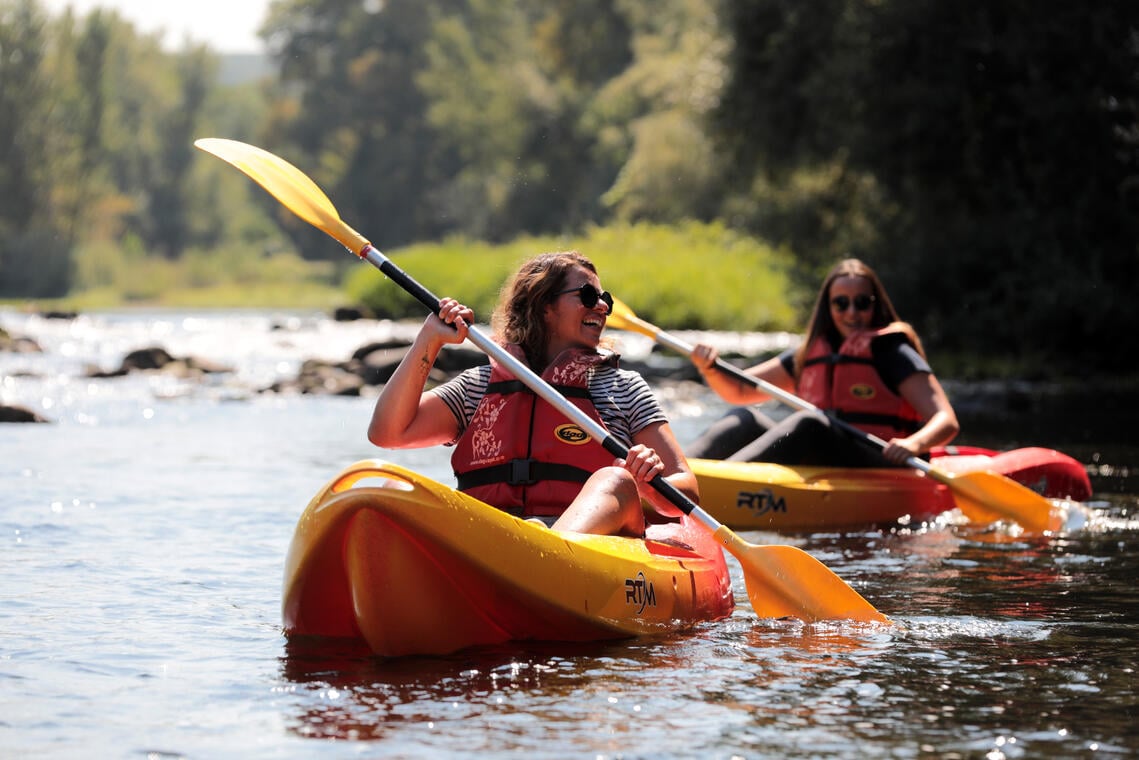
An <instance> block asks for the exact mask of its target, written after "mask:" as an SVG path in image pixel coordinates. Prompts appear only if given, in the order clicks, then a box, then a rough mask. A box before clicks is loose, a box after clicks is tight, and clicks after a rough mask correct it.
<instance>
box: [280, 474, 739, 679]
mask: <svg viewBox="0 0 1139 760" xmlns="http://www.w3.org/2000/svg"><path fill="white" fill-rule="evenodd" d="M732 607H733V597H732V588H731V581H730V579H729V576H728V570H727V565H726V563H725V561H724V556H723V552H722V551H721V549H720V546H719V544H718V543H716V541H715V540H714V539H713V538H712V537H711V535H710V534H709V533H708V532H707V531H706V530H705V529H704V528H702V527H701V526H700V525H698V524H696V523H695V522H693V521H690V520H689V519H688V518H684V519H683V520H682V521H681V522H678V523H669V524H665V525H654V526H651V527H650V528H649V533H648V537H647V538H646V539H645V540H641V539H633V538H621V537H616V536H595V535H587V534H578V533H560V532H555V531H552V530H550V529H548V528H546V527H544V526H542V525H538V524H535V523H530V522H527V521H525V520H521V519H519V518H516V517H513V516H511V515H508V514H506V513H505V512H502V511H501V510H498V509H496V508H494V507H491V506H489V505H487V504H484V503H482V502H480V501H478V500H476V499H473V498H471V497H469V496H467V495H465V494H463V493H461V492H459V491H456V490H454V489H452V488H449V487H448V486H445V485H442V484H440V483H437V482H435V481H433V480H431V479H430V478H427V477H424V476H422V475H419V474H417V473H415V472H412V471H410V470H407V469H405V468H402V467H399V466H397V465H394V464H390V463H386V462H382V461H379V460H365V461H361V462H357V463H355V464H353V465H351V466H349V467H347V468H346V469H344V470H343V471H342V472H340V474H338V475H337V476H336V477H335V478H333V479H332V480H331V481H329V482H328V483H327V484H326V485H325V486H324V487H323V488H322V489H321V490H320V492H319V493H318V494H317V495H316V496H315V497H314V498H313V500H312V501H311V502H310V503H309V505H308V507H307V509H305V511H304V514H303V515H302V516H301V518H300V521H299V523H298V525H297V528H296V532H295V534H294V536H293V540H292V544H291V546H290V548H289V553H288V558H287V560H286V566H285V580H284V594H283V600H282V617H283V620H284V628H285V632H286V634H287V635H289V636H290V637H300V636H319V637H335V638H350V639H357V640H362V641H364V642H366V643H367V645H368V646H369V647H370V648H371V650H372V651H373V652H375V653H376V654H379V655H383V656H400V655H411V654H445V653H448V652H453V651H456V650H459V649H463V648H466V647H471V646H477V645H486V644H496V643H502V642H506V641H512V640H527V639H529V640H543V641H590V640H602V639H617V638H624V637H630V636H638V635H644V634H654V633H661V632H667V631H674V630H678V629H683V628H686V627H690V626H692V625H694V624H695V623H698V622H701V621H706V620H716V619H719V618H722V617H725V616H727V615H728V614H730V613H731V611H732Z"/></svg>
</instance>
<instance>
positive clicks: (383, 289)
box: [25, 222, 802, 331]
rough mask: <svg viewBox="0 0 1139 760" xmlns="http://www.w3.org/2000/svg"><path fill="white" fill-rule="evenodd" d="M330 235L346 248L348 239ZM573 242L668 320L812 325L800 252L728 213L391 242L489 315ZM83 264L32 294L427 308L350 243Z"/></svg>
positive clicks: (669, 323) (401, 255)
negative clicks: (355, 253) (795, 280)
mask: <svg viewBox="0 0 1139 760" xmlns="http://www.w3.org/2000/svg"><path fill="white" fill-rule="evenodd" d="M328 245H329V246H330V250H332V251H333V252H335V247H336V244H335V243H334V242H332V241H329V243H328ZM570 249H574V250H577V251H579V252H581V253H582V254H584V255H586V256H588V257H589V258H590V259H592V260H593V262H594V263H595V264H596V265H597V267H598V270H599V271H600V274H601V282H602V285H603V286H604V287H605V288H607V289H608V290H610V291H612V292H613V293H614V294H616V295H617V297H618V298H620V299H621V300H623V301H625V302H626V303H627V304H628V305H629V306H630V307H631V308H632V309H633V310H634V311H635V312H636V313H637V315H638V316H640V317H642V318H643V319H646V320H648V321H650V322H652V323H654V324H656V325H658V326H660V327H662V328H664V329H718V330H791V331H794V330H797V329H801V328H800V323H801V319H802V316H801V315H799V314H797V313H796V312H795V309H794V307H793V306H792V304H794V303H797V302H800V301H798V300H797V299H800V296H801V294H797V293H795V291H794V289H793V286H792V281H791V278H790V271H791V267H792V263H793V262H792V259H791V257H790V255H789V254H788V253H787V252H786V251H783V250H778V249H774V248H772V247H770V246H768V245H766V244H765V243H763V242H761V241H758V240H756V239H754V238H750V237H747V236H745V235H741V234H740V233H738V232H734V231H732V230H729V229H727V228H726V227H724V226H723V225H722V224H719V223H712V224H704V223H696V222H691V223H687V224H681V225H676V226H662V225H652V224H636V225H615V226H612V227H595V228H591V229H589V230H587V231H586V232H585V233H584V234H582V235H579V236H574V237H557V236H543V237H527V238H519V239H516V240H514V241H511V242H509V243H504V244H501V245H493V244H490V243H485V242H481V241H472V240H467V239H463V238H451V239H448V240H445V241H442V242H439V243H423V244H418V245H412V246H408V247H405V248H402V249H393V250H386V251H385V253H386V254H387V255H389V256H390V257H391V258H392V260H393V261H394V262H395V263H396V264H397V265H398V266H400V267H401V268H402V269H404V270H405V271H406V272H407V273H408V274H410V275H411V276H412V277H414V278H415V279H416V280H418V281H419V282H421V283H422V284H423V285H424V286H425V287H427V288H428V289H429V290H431V291H432V292H433V293H435V294H436V295H439V296H447V295H449V296H453V297H455V298H459V299H460V300H462V301H464V302H465V303H467V304H469V305H470V306H471V307H472V308H473V309H474V310H475V313H476V315H478V317H479V319H480V320H481V321H488V320H489V318H490V314H491V311H492V310H493V308H494V304H495V302H496V301H497V298H498V293H499V290H500V288H501V287H502V285H503V283H504V281H505V280H506V278H507V277H508V276H509V275H510V274H511V273H512V272H513V271H514V270H515V269H516V268H517V267H518V265H519V264H520V263H521V262H522V261H523V260H524V259H526V258H529V257H530V256H533V255H535V254H538V253H542V252H544V251H559V250H570ZM73 267H74V282H75V286H74V289H73V293H72V294H71V295H69V296H68V297H66V298H61V299H51V300H39V301H36V302H35V303H34V304H25V305H26V306H28V307H30V308H38V309H41V310H42V309H66V310H75V311H93V310H105V309H114V308H129V307H159V308H163V307H169V308H241V307H248V308H299V309H326V310H330V309H332V308H335V307H337V306H344V305H361V306H364V307H366V308H367V309H368V310H370V311H371V312H372V313H373V314H375V315H376V316H377V317H381V318H391V319H407V318H411V319H414V318H419V317H421V316H422V315H423V307H422V306H421V305H420V304H419V303H418V302H417V301H415V300H414V299H413V298H412V297H411V296H409V295H408V294H407V293H405V292H404V291H403V290H402V289H401V288H399V286H397V285H396V284H395V283H393V282H391V281H390V280H388V279H387V278H386V277H385V276H384V275H383V274H381V273H380V272H379V271H377V270H376V269H375V268H373V267H371V266H370V265H368V264H365V263H362V262H359V261H356V260H355V259H354V257H352V256H351V255H350V254H348V253H347V252H344V254H343V258H342V259H339V260H333V261H308V260H305V259H302V258H301V257H300V256H297V255H296V254H293V253H287V252H275V253H264V252H260V251H258V250H257V249H256V248H255V247H252V246H230V247H226V248H222V249H218V250H215V251H209V252H205V251H189V252H187V253H186V255H184V256H183V257H182V258H180V259H178V260H176V261H168V260H166V259H163V258H160V257H156V256H147V255H145V254H144V253H143V252H142V251H141V249H140V246H139V245H137V244H136V243H133V242H132V241H126V243H123V244H119V245H112V244H109V243H100V244H94V245H90V246H87V247H85V248H83V249H81V250H80V251H79V252H78V253H77V254H76V256H75V260H74V262H73ZM800 300H801V299H800Z"/></svg>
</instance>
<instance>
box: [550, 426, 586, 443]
mask: <svg viewBox="0 0 1139 760" xmlns="http://www.w3.org/2000/svg"><path fill="white" fill-rule="evenodd" d="M554 435H556V436H557V437H558V440H559V441H561V442H562V443H568V444H570V445H573V446H580V445H581V444H583V443H589V442H590V440H592V439H591V438H590V437H589V433H587V432H585V431H584V430H582V429H581V428H579V427H578V426H577V425H574V424H572V423H566V424H565V425H558V426H557V427H556V428H554Z"/></svg>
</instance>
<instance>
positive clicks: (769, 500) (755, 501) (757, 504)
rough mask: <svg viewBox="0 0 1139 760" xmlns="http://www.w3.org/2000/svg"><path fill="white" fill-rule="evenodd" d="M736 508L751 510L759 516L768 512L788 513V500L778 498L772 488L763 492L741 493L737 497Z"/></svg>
mask: <svg viewBox="0 0 1139 760" xmlns="http://www.w3.org/2000/svg"><path fill="white" fill-rule="evenodd" d="M736 506H737V507H738V508H740V509H750V510H752V511H753V512H755V513H756V514H757V515H765V514H767V513H768V512H782V513H784V514H786V513H787V501H786V499H783V498H782V497H779V498H776V496H775V492H774V491H772V490H771V489H770V488H765V489H763V490H762V491H740V492H739V493H738V494H737V495H736Z"/></svg>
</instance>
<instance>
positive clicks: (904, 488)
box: [689, 447, 1091, 532]
mask: <svg viewBox="0 0 1139 760" xmlns="http://www.w3.org/2000/svg"><path fill="white" fill-rule="evenodd" d="M957 452H959V453H953V450H952V449H945V450H939V451H937V452H935V453H934V456H933V459H932V464H934V465H935V466H936V467H938V468H940V469H942V470H945V471H948V472H952V473H954V474H963V473H965V472H972V471H977V470H989V471H992V472H996V473H998V474H1000V475H1004V476H1005V477H1007V478H1010V479H1012V480H1015V481H1017V482H1019V483H1021V484H1022V485H1024V486H1027V487H1029V488H1032V489H1033V490H1036V491H1037V493H1040V494H1041V495H1042V496H1045V497H1048V498H1056V499H1060V498H1067V499H1073V500H1076V501H1082V500H1084V499H1087V498H1088V497H1089V496H1090V495H1091V484H1090V482H1089V480H1088V475H1087V471H1086V470H1085V468H1084V467H1083V465H1081V464H1080V463H1079V462H1077V461H1076V460H1074V459H1072V458H1071V457H1069V456H1067V455H1065V454H1061V453H1060V452H1057V451H1053V450H1052V449H1042V448H1025V449H1015V450H1013V451H1009V452H996V451H992V450H990V449H980V448H976V447H971V448H968V449H966V448H959V449H957ZM689 464H690V465H691V467H692V471H693V472H694V473H695V474H696V478H697V480H698V481H699V484H700V506H701V507H703V508H704V510H705V511H707V512H708V513H709V514H711V515H712V516H713V517H715V518H716V519H717V520H719V521H720V522H722V523H724V524H725V525H727V526H729V527H730V528H734V529H737V530H769V531H775V532H780V531H784V532H807V531H825V530H848V529H857V528H867V527H875V526H881V525H889V524H895V523H908V524H917V523H921V522H925V521H927V520H931V519H933V518H934V517H937V516H938V515H939V514H941V513H942V512H947V511H949V510H951V509H953V508H954V507H956V506H957V505H956V503H955V501H954V498H953V494H952V492H951V491H950V489H949V488H948V487H946V486H945V485H943V484H942V483H939V482H938V481H936V480H934V479H933V478H930V477H928V476H926V475H924V474H923V473H921V472H919V471H918V470H914V469H910V468H900V467H899V468H893V467H890V468H855V467H800V466H796V467H786V466H783V465H778V464H770V463H766V462H720V461H713V460H708V459H692V460H689Z"/></svg>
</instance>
